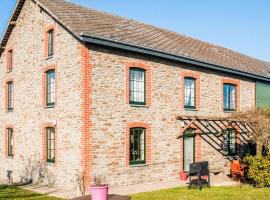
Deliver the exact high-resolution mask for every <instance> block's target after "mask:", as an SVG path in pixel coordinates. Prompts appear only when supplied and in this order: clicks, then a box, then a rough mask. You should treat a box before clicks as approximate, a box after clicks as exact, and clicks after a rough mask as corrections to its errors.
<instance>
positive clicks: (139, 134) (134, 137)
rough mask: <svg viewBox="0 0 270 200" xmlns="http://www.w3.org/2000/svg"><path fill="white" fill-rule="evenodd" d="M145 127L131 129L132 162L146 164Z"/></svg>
mask: <svg viewBox="0 0 270 200" xmlns="http://www.w3.org/2000/svg"><path fill="white" fill-rule="evenodd" d="M145 135H146V129H145V128H132V129H130V160H129V162H130V164H131V165H134V164H145V163H146V159H145V155H146V154H145V144H146V143H145Z"/></svg>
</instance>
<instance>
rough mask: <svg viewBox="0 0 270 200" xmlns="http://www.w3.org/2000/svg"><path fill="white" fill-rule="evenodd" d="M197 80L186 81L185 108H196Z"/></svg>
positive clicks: (189, 79)
mask: <svg viewBox="0 0 270 200" xmlns="http://www.w3.org/2000/svg"><path fill="white" fill-rule="evenodd" d="M195 98H196V97H195V79H193V78H185V79H184V100H185V107H195Z"/></svg>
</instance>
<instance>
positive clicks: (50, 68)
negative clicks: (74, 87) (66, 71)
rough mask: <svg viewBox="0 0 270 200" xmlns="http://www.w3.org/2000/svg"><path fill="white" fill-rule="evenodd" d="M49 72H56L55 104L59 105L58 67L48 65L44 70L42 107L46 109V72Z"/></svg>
mask: <svg viewBox="0 0 270 200" xmlns="http://www.w3.org/2000/svg"><path fill="white" fill-rule="evenodd" d="M49 70H54V71H55V104H54V107H56V105H57V65H47V66H46V67H44V68H43V69H42V106H43V108H46V72H48V71H49Z"/></svg>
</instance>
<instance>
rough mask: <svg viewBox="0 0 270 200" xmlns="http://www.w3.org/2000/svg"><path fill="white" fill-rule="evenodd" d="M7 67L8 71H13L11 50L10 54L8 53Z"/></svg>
mask: <svg viewBox="0 0 270 200" xmlns="http://www.w3.org/2000/svg"><path fill="white" fill-rule="evenodd" d="M7 62H8V63H7V66H8V71H9V72H10V71H12V68H13V66H12V65H13V50H12V49H11V50H9V51H8V53H7Z"/></svg>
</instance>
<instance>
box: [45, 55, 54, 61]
mask: <svg viewBox="0 0 270 200" xmlns="http://www.w3.org/2000/svg"><path fill="white" fill-rule="evenodd" d="M52 58H53V56H48V57H46V58H45V60H49V59H52Z"/></svg>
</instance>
